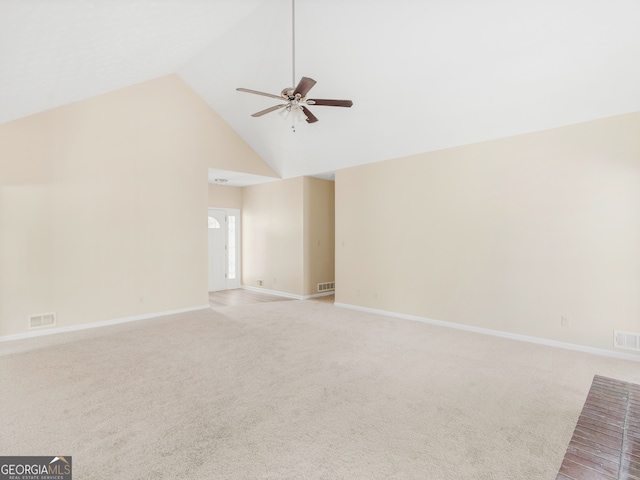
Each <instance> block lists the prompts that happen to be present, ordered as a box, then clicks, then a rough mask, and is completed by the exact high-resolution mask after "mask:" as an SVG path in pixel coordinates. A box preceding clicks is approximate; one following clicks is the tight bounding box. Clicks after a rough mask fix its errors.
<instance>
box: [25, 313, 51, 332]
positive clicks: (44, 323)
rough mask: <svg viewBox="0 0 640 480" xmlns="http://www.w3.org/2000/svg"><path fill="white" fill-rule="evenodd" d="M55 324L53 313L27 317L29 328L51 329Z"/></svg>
mask: <svg viewBox="0 0 640 480" xmlns="http://www.w3.org/2000/svg"><path fill="white" fill-rule="evenodd" d="M55 324H56V314H55V313H39V314H38V315H31V316H30V317H29V328H41V327H51V326H52V325H55Z"/></svg>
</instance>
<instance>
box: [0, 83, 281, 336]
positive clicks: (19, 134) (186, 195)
mask: <svg viewBox="0 0 640 480" xmlns="http://www.w3.org/2000/svg"><path fill="white" fill-rule="evenodd" d="M208 167H216V168H221V169H227V170H237V171H244V172H248V173H254V174H258V175H275V173H274V172H273V171H272V170H271V169H270V168H269V167H268V165H266V164H265V163H264V162H263V161H262V160H261V159H260V158H259V157H258V156H257V155H256V153H255V152H254V151H253V150H252V149H251V148H250V147H249V146H248V145H247V144H246V143H244V142H243V141H242V140H241V139H240V137H238V135H237V134H235V133H234V132H233V131H232V130H231V128H230V127H229V126H228V125H227V124H226V123H224V121H223V120H222V119H221V118H220V117H219V116H218V115H217V114H216V113H215V112H214V111H213V110H211V109H210V108H209V107H208V106H207V105H206V104H205V103H204V102H203V101H202V100H201V99H200V98H199V97H198V96H197V95H196V94H195V92H193V91H192V90H191V89H190V88H189V87H188V86H187V85H186V84H185V83H184V82H183V81H182V80H181V79H180V78H179V77H178V76H176V75H171V76H167V77H162V78H159V79H156V80H152V81H149V82H145V83H142V84H139V85H134V86H132V87H127V88H124V89H121V90H118V91H116V92H112V93H108V94H105V95H100V96H98V97H94V98H91V99H88V100H85V101H81V102H77V103H74V104H72V105H67V106H65V107H61V108H57V109H54V110H50V111H47V112H44V113H41V114H38V115H33V116H30V117H27V118H23V119H20V120H16V121H13V122H10V123H7V124H4V125H0V336H2V335H11V334H18V333H25V332H26V331H27V328H26V325H27V317H28V315H31V314H38V313H45V312H56V313H57V315H58V325H57V326H58V327H66V326H73V325H79V324H84V323H91V322H98V321H103V320H112V319H119V318H126V317H131V316H136V315H143V314H150V313H155V312H164V311H168V310H175V309H183V308H192V307H197V306H201V305H206V304H207V241H206V234H207V229H206V221H205V219H206V215H207V210H206V209H207V204H208V196H207V195H208V192H207V188H208V187H207V185H208V183H207V168H208Z"/></svg>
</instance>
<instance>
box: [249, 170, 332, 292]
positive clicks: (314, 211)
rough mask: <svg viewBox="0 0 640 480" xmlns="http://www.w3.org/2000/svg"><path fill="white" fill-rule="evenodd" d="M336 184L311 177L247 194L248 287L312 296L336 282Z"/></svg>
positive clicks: (251, 189)
mask: <svg viewBox="0 0 640 480" xmlns="http://www.w3.org/2000/svg"><path fill="white" fill-rule="evenodd" d="M334 218H335V213H334V183H333V182H330V181H327V180H321V179H317V178H309V177H297V178H291V179H287V180H278V181H274V182H270V183H265V184H261V185H254V186H250V187H244V188H243V189H242V256H243V257H242V284H243V285H245V286H249V287H256V286H257V281H258V280H262V281H263V285H262V287H263V288H264V289H266V290H272V291H276V292H282V293H288V294H291V295H298V296H308V295H314V294H316V293H317V284H318V283H320V282H332V281H333V280H334V265H335V257H334V251H335V246H334V244H335V242H334V238H335V237H334Z"/></svg>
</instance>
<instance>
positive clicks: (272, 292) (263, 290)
mask: <svg viewBox="0 0 640 480" xmlns="http://www.w3.org/2000/svg"><path fill="white" fill-rule="evenodd" d="M240 288H242V289H243V290H250V291H252V292H260V293H268V294H269V295H277V296H279V297H285V298H294V299H296V300H304V297H303V296H302V295H294V294H293V293H285V292H278V291H276V290H267V289H266V288H260V287H249V286H247V285H242V286H241V287H240Z"/></svg>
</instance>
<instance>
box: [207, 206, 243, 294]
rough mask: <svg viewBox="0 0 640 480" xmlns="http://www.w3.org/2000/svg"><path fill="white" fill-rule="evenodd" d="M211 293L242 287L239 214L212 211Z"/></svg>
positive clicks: (237, 211)
mask: <svg viewBox="0 0 640 480" xmlns="http://www.w3.org/2000/svg"><path fill="white" fill-rule="evenodd" d="M208 223H209V291H210V292H213V291H217V290H226V289H229V288H238V287H240V211H239V210H237V209H224V208H210V209H209V219H208Z"/></svg>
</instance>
